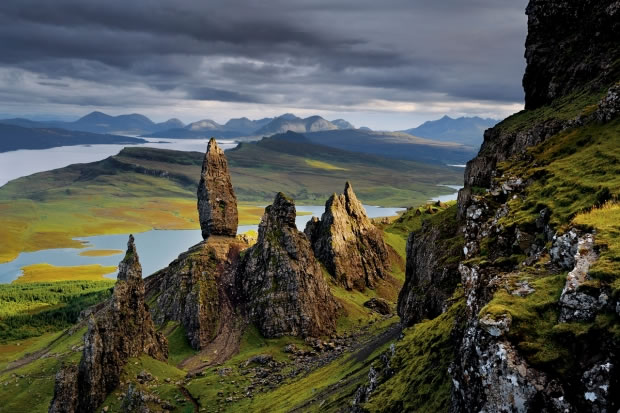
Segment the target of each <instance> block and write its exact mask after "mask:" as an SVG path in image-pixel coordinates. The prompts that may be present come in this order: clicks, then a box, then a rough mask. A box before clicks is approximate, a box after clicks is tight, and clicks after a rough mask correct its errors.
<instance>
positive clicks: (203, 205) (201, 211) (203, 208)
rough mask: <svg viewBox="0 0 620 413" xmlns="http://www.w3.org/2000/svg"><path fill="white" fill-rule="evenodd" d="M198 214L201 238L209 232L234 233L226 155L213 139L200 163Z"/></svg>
mask: <svg viewBox="0 0 620 413" xmlns="http://www.w3.org/2000/svg"><path fill="white" fill-rule="evenodd" d="M198 215H199V218H200V228H201V229H202V238H203V239H207V238H208V237H209V236H210V235H224V236H231V237H234V236H235V235H236V234H237V225H238V223H239V217H238V215H237V197H236V196H235V192H234V190H233V186H232V182H231V180H230V173H229V172H228V161H227V160H226V155H224V151H223V150H221V149H220V148H219V146H217V142H216V141H215V139H214V138H211V140H209V145H208V146H207V153H206V154H205V158H204V161H203V162H202V173H201V175H200V183H199V184H198Z"/></svg>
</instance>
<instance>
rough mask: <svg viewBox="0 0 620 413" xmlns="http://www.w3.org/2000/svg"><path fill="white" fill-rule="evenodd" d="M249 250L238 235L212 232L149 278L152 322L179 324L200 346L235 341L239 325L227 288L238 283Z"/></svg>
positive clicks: (193, 344)
mask: <svg viewBox="0 0 620 413" xmlns="http://www.w3.org/2000/svg"><path fill="white" fill-rule="evenodd" d="M246 248H247V244H246V243H245V242H242V241H240V240H238V239H236V238H232V237H222V236H211V237H209V238H208V239H207V240H206V241H204V242H201V243H199V244H197V245H195V246H193V247H191V248H190V249H189V250H188V251H187V252H185V253H183V254H181V255H179V257H178V258H177V259H176V260H174V261H173V262H172V263H170V265H169V266H168V267H166V268H164V269H162V270H160V271H158V272H156V273H155V274H153V275H152V276H151V277H149V278H148V279H147V291H148V298H151V299H152V300H153V301H152V303H151V314H152V316H153V320H154V321H155V322H156V323H157V324H159V325H162V324H164V323H165V322H167V321H176V322H179V323H180V324H181V325H183V327H184V328H185V331H186V334H187V338H188V340H189V342H190V344H191V346H192V347H193V348H194V349H197V350H200V349H204V348H205V347H206V346H207V345H209V344H210V343H212V342H214V340H216V339H217V340H220V341H221V340H223V341H228V340H231V339H233V338H234V337H233V336H234V334H235V333H234V328H233V327H234V326H235V325H236V324H237V323H236V322H235V317H236V316H235V312H234V309H233V305H232V303H231V300H230V298H229V293H228V292H227V286H228V285H230V284H233V283H234V275H235V269H236V266H237V264H238V261H239V254H240V252H241V251H242V250H244V249H246ZM230 348H231V349H233V348H234V346H230Z"/></svg>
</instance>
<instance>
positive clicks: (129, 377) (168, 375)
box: [101, 356, 194, 412]
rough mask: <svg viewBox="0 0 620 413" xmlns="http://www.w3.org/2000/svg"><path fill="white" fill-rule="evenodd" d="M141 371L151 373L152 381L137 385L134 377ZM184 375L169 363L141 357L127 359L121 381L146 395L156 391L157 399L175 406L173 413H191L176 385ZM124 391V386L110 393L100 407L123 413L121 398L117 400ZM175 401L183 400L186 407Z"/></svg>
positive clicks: (189, 406) (191, 408)
mask: <svg viewBox="0 0 620 413" xmlns="http://www.w3.org/2000/svg"><path fill="white" fill-rule="evenodd" d="M143 371H146V372H149V373H151V374H152V375H153V381H151V382H148V383H145V384H140V383H138V381H137V380H136V376H137V375H138V374H140V373H141V372H143ZM185 374H186V373H185V371H183V370H180V369H178V368H176V367H174V366H171V365H170V364H169V363H164V362H161V361H158V360H155V359H153V358H151V357H148V356H142V357H140V358H132V359H129V361H128V362H127V365H126V366H125V369H124V370H123V374H122V375H121V381H127V382H129V381H131V383H132V386H134V387H135V388H136V389H138V390H141V391H144V392H146V393H152V392H153V391H156V392H157V395H158V397H159V398H161V399H162V400H167V401H168V402H169V403H171V404H172V405H173V406H174V405H177V409H175V410H174V411H175V412H186V411H187V412H193V411H194V410H193V407H192V406H191V404H190V403H188V402H187V401H186V400H185V397H184V395H183V393H182V391H181V389H180V387H179V385H177V384H176V383H178V382H179V381H181V380H182V379H183V378H184V377H185ZM120 390H122V392H121V391H120ZM126 390H127V387H126V386H125V387H123V388H122V389H119V390H118V391H116V392H113V393H111V394H110V395H109V396H108V397H107V398H106V400H105V401H104V402H103V403H102V404H101V407H102V408H105V407H107V408H108V411H110V412H121V411H123V409H122V403H123V398H122V397H121V398H120V400H119V396H121V395H123V396H124V392H125V391H126ZM175 400H183V401H184V402H185V403H184V404H187V406H186V407H183V405H182V404H180V403H176V402H175ZM148 404H149V403H147V405H148ZM150 407H158V408H161V406H158V405H153V406H150Z"/></svg>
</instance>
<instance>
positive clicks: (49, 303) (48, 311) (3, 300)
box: [0, 280, 114, 343]
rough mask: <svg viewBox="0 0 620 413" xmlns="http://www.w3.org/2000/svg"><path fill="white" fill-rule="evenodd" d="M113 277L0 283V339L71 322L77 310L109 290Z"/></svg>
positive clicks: (54, 328)
mask: <svg viewBox="0 0 620 413" xmlns="http://www.w3.org/2000/svg"><path fill="white" fill-rule="evenodd" d="M113 285H114V280H104V281H59V282H47V283H23V284H21V283H20V284H0V342H1V343H5V342H7V341H10V340H22V339H25V338H28V337H35V336H40V335H41V334H44V333H47V332H54V331H58V330H60V329H63V328H67V327H69V326H71V325H72V324H74V323H75V322H76V321H77V319H78V316H79V315H80V312H81V311H82V310H84V309H86V308H88V307H90V306H91V305H94V304H97V303H99V302H101V301H103V300H105V299H106V298H108V297H109V296H110V294H111V288H112V286H113Z"/></svg>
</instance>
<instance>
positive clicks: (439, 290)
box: [398, 216, 463, 326]
mask: <svg viewBox="0 0 620 413" xmlns="http://www.w3.org/2000/svg"><path fill="white" fill-rule="evenodd" d="M449 218H450V219H443V220H433V219H432V218H431V219H428V220H427V221H425V222H424V223H423V225H422V228H421V229H420V230H419V231H416V232H412V233H411V234H410V235H409V238H408V239H407V250H406V251H407V266H406V268H405V284H404V285H403V288H402V289H401V290H400V294H399V297H398V315H399V316H400V318H401V322H402V323H403V325H405V326H410V325H412V324H414V323H417V322H420V321H422V320H424V319H430V318H434V317H437V316H438V315H440V314H441V313H442V312H443V311H444V310H445V308H446V301H447V300H448V299H449V298H450V297H451V296H452V294H453V292H454V290H455V288H456V286H457V284H458V283H459V282H460V275H459V272H458V262H459V259H460V258H461V256H462V248H463V242H462V237H461V236H460V233H459V230H460V228H459V226H458V223H457V221H456V219H454V217H453V216H450V217H449Z"/></svg>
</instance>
